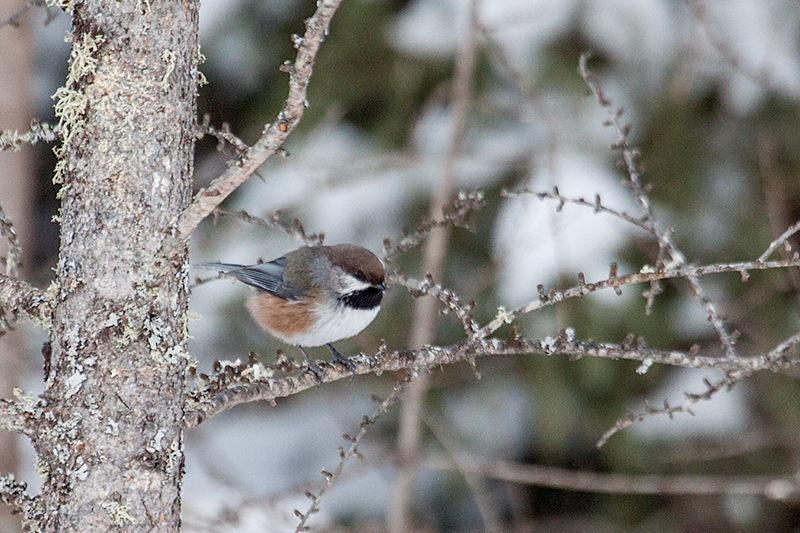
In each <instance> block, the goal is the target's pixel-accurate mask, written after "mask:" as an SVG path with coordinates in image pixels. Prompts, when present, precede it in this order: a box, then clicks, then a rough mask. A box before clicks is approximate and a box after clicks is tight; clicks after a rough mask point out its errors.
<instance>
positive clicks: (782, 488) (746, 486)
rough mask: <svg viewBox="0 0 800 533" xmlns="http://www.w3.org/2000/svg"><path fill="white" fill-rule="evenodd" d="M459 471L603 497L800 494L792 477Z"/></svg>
mask: <svg viewBox="0 0 800 533" xmlns="http://www.w3.org/2000/svg"><path fill="white" fill-rule="evenodd" d="M422 466H423V467H426V468H432V469H436V470H449V469H452V468H453V467H452V464H451V462H450V461H449V459H448V458H446V457H430V458H428V459H426V460H425V461H424V462H423V463H422ZM461 468H465V469H466V470H468V471H469V472H473V473H475V474H480V475H483V476H486V477H488V478H492V479H500V480H503V481H508V482H511V483H520V484H524V485H536V486H541V487H551V488H554V489H561V490H573V491H580V492H597V493H603V494H661V495H665V494H673V495H681V496H690V495H701V494H729V495H733V494H750V495H756V496H765V497H767V498H769V499H776V500H785V499H788V498H790V497H792V496H796V495H797V493H798V492H800V489H798V486H797V481H796V480H795V479H794V477H793V476H785V477H781V476H774V477H773V476H714V475H691V474H690V475H658V474H607V473H601V472H589V471H585V470H569V469H566V468H558V467H553V466H542V465H533V464H527V463H518V462H513V461H489V460H486V459H481V458H477V457H470V458H469V460H467V461H464V465H459V469H461Z"/></svg>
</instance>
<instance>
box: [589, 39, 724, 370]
mask: <svg viewBox="0 0 800 533" xmlns="http://www.w3.org/2000/svg"><path fill="white" fill-rule="evenodd" d="M588 62H589V54H586V53H584V54H581V56H580V59H579V61H578V73H579V74H580V76H581V78H583V80H584V82H585V83H586V85H587V86H588V87H589V90H590V91H591V92H592V94H594V96H595V98H596V99H597V101H598V103H599V104H600V105H601V106H602V107H603V108H604V109H606V110H607V112H608V120H607V121H606V125H608V126H611V127H613V128H614V130H615V132H616V134H617V142H616V143H615V145H614V148H616V149H618V150H620V151H621V152H622V159H623V161H624V162H625V169H626V170H627V173H628V179H629V180H630V184H631V190H632V191H633V196H634V198H635V199H636V201H637V202H638V203H639V204H640V205H641V206H642V208H643V209H644V211H645V213H646V214H647V216H646V219H647V221H648V222H649V224H650V227H651V231H652V233H653V235H655V237H656V238H657V239H658V243H659V248H660V250H662V251H665V252H666V253H668V254H669V255H670V257H671V258H672V261H674V262H675V263H676V264H678V266H679V267H680V268H681V269H686V268H687V261H686V257H684V255H683V253H682V252H681V251H680V250H678V248H677V247H676V246H675V244H674V243H673V241H672V229H671V228H667V229H664V228H662V227H661V226H660V225H659V224H658V223H657V222H656V219H655V215H654V212H653V208H652V205H651V203H650V198H649V197H648V195H647V192H646V190H645V187H644V186H643V185H642V183H641V171H640V169H639V165H638V163H637V161H636V159H637V156H638V153H637V150H635V149H634V148H633V147H631V146H630V144H629V142H628V134H629V132H630V125H628V124H622V123H621V121H620V119H621V117H622V114H623V110H622V109H621V108H620V109H617V110H616V111H612V110H611V102H610V101H609V100H608V99H607V98H606V97H605V95H604V91H603V87H602V85H601V84H600V82H599V80H598V79H597V77H596V76H595V75H594V74H593V73H592V72H591V71H589V68H588ZM685 277H686V278H687V279H688V280H689V283H690V284H691V286H692V289H693V290H694V292H695V294H696V295H697V298H698V300H700V303H701V304H702V305H703V307H704V308H705V309H706V312H707V313H708V316H709V319H710V321H711V323H712V325H713V326H714V329H716V330H717V335H718V336H719V338H720V341H721V343H722V347H723V349H724V350H725V354H726V355H727V356H728V357H730V358H733V357H736V350H735V349H734V347H733V338H732V336H731V335H730V333H728V331H727V328H726V327H725V323H724V322H723V320H722V318H721V317H720V314H719V312H718V311H717V309H716V306H715V305H714V304H713V303H712V302H711V300H710V299H709V298H708V296H707V295H706V293H705V291H704V290H703V288H702V286H701V285H700V282H699V281H698V279H697V276H695V275H692V274H691V273H687V275H686V276H685Z"/></svg>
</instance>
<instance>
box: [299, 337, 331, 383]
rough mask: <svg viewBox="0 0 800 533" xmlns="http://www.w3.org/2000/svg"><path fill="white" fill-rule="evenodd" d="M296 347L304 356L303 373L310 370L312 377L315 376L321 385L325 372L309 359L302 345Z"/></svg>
mask: <svg viewBox="0 0 800 533" xmlns="http://www.w3.org/2000/svg"><path fill="white" fill-rule="evenodd" d="M297 348H298V349H299V350H300V353H302V354H303V357H305V358H306V364H305V366H304V367H303V370H302V372H303V374H305V373H307V372H311V373H312V374H314V377H316V378H317V383H319V384H320V385H322V378H323V377H324V376H325V373H324V372H323V371H322V369H321V368H320V367H319V365H318V364H317V363H315V362H314V361H312V360H311V358H310V357H309V356H308V354H307V353H306V351H305V350H304V349H303V348H302V347H300V346H298V347H297Z"/></svg>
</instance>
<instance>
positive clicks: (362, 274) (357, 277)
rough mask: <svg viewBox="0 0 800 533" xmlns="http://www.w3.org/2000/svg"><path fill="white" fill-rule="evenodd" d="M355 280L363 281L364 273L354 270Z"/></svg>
mask: <svg viewBox="0 0 800 533" xmlns="http://www.w3.org/2000/svg"><path fill="white" fill-rule="evenodd" d="M356 279H357V280H358V281H364V271H363V270H356Z"/></svg>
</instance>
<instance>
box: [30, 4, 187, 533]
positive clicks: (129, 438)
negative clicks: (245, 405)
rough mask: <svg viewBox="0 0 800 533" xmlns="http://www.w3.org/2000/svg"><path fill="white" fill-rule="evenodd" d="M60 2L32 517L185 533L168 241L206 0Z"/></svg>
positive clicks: (180, 339)
mask: <svg viewBox="0 0 800 533" xmlns="http://www.w3.org/2000/svg"><path fill="white" fill-rule="evenodd" d="M62 7H65V8H66V9H68V10H70V9H71V10H72V15H73V26H72V28H73V29H72V43H73V50H72V56H71V61H70V74H69V76H68V79H67V84H66V85H65V86H64V87H63V88H62V89H60V90H59V92H58V93H57V97H58V100H59V101H58V103H57V105H56V110H57V113H58V114H59V116H60V126H61V135H62V139H63V144H62V147H61V149H60V162H59V166H58V167H57V170H56V179H57V181H59V182H60V183H61V184H62V188H61V191H60V197H61V200H62V203H61V212H60V223H61V245H60V255H59V261H58V266H57V271H56V292H55V295H54V297H55V309H54V314H53V321H52V328H51V331H50V343H51V346H52V354H51V355H50V365H49V369H50V370H49V372H48V375H47V376H45V379H46V389H45V393H44V395H43V398H44V400H45V402H46V408H45V410H44V413H43V417H42V420H40V426H39V429H38V431H37V433H36V434H35V435H34V438H33V441H34V446H35V448H36V451H37V454H38V464H37V467H38V470H39V473H40V475H41V476H42V479H43V486H42V494H41V496H40V500H39V505H40V507H39V512H40V513H41V516H39V517H37V518H39V525H40V527H41V529H42V531H82V532H91V531H103V532H106V531H109V530H112V531H116V530H119V529H124V530H125V531H177V530H178V529H179V526H180V485H181V477H182V473H183V461H184V458H183V430H182V427H183V423H182V419H183V402H184V394H183V392H184V391H183V389H184V386H183V384H184V378H183V370H184V367H185V361H186V298H187V292H186V287H187V283H186V282H187V277H186V276H187V269H186V264H187V263H186V261H187V251H186V247H185V245H182V246H179V251H178V252H177V254H174V255H172V256H169V257H167V256H164V255H163V253H162V252H160V250H162V244H163V241H164V240H165V239H168V238H169V236H170V234H171V233H173V232H174V225H175V223H176V221H177V218H178V216H179V214H180V213H181V211H182V210H183V209H184V208H185V207H186V205H187V204H188V202H189V199H190V195H191V174H192V155H193V150H194V138H195V137H194V116H195V96H196V79H197V59H198V47H197V10H198V3H197V2H194V1H192V0H184V1H183V2H160V1H158V0H121V1H115V2H106V1H104V0H87V1H84V2H75V3H70V4H65V5H63V6H62ZM169 249H171V250H174V249H175V248H174V247H170V248H169ZM47 366H48V365H46V367H47Z"/></svg>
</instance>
